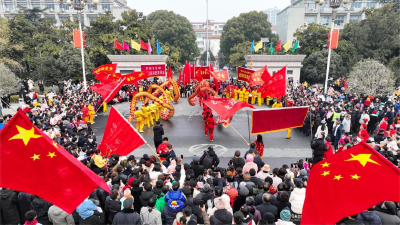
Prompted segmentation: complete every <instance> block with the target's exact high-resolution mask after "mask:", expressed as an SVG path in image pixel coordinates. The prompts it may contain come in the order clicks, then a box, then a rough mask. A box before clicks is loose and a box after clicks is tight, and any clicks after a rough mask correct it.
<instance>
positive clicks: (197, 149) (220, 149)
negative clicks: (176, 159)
mask: <svg viewBox="0 0 400 225" xmlns="http://www.w3.org/2000/svg"><path fill="white" fill-rule="evenodd" d="M208 146H212V147H213V148H214V152H215V154H217V156H222V155H224V154H225V153H226V152H227V151H228V149H227V148H226V147H225V146H222V145H216V144H198V145H192V146H190V147H189V152H191V153H192V154H193V155H197V156H202V155H203V152H204V151H205V150H207V148H208Z"/></svg>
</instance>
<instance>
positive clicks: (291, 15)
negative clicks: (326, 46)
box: [277, 0, 381, 43]
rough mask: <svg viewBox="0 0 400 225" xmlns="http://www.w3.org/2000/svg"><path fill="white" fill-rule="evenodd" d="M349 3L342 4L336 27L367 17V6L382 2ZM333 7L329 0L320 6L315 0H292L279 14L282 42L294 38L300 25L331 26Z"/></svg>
mask: <svg viewBox="0 0 400 225" xmlns="http://www.w3.org/2000/svg"><path fill="white" fill-rule="evenodd" d="M350 2H351V1H349V3H348V4H347V5H342V6H341V7H340V8H339V9H338V12H337V16H336V20H335V25H334V26H335V29H343V28H344V25H345V24H347V23H349V22H351V21H359V20H362V19H365V14H364V13H363V12H362V10H363V9H366V8H372V7H375V8H379V7H380V6H381V4H378V3H376V2H375V1H374V0H357V1H356V2H351V3H350ZM331 16H332V9H331V8H330V6H329V0H326V1H325V3H324V4H323V5H322V6H320V5H318V4H316V3H315V2H314V0H291V5H290V6H288V7H286V8H285V9H283V10H282V11H281V12H279V13H278V16H277V33H278V35H279V39H281V40H282V43H286V42H287V41H288V40H293V39H295V37H293V34H294V33H295V32H296V30H297V29H298V28H300V27H302V26H303V27H304V26H307V25H308V24H310V23H317V24H321V25H325V26H328V27H330V25H331V22H332V19H331Z"/></svg>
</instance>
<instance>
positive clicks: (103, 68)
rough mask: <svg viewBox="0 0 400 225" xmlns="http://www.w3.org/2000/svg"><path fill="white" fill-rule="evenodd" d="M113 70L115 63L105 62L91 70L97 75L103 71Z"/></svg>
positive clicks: (110, 71) (115, 67)
mask: <svg viewBox="0 0 400 225" xmlns="http://www.w3.org/2000/svg"><path fill="white" fill-rule="evenodd" d="M115 70H117V64H116V63H115V64H105V65H101V66H99V67H97V68H96V69H94V70H93V72H92V73H93V74H94V75H98V74H100V73H101V72H105V73H115Z"/></svg>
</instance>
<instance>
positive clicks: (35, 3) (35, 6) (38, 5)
mask: <svg viewBox="0 0 400 225" xmlns="http://www.w3.org/2000/svg"><path fill="white" fill-rule="evenodd" d="M31 5H32V8H38V9H40V8H41V7H40V2H31Z"/></svg>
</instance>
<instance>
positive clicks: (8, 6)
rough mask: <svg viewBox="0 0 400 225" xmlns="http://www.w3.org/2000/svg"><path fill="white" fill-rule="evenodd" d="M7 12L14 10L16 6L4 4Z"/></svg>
mask: <svg viewBox="0 0 400 225" xmlns="http://www.w3.org/2000/svg"><path fill="white" fill-rule="evenodd" d="M4 5H5V7H6V9H7V10H10V11H11V10H14V5H13V4H12V3H6V4H4Z"/></svg>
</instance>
